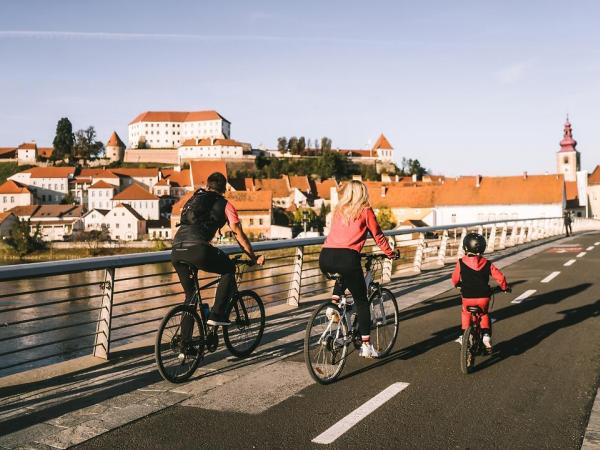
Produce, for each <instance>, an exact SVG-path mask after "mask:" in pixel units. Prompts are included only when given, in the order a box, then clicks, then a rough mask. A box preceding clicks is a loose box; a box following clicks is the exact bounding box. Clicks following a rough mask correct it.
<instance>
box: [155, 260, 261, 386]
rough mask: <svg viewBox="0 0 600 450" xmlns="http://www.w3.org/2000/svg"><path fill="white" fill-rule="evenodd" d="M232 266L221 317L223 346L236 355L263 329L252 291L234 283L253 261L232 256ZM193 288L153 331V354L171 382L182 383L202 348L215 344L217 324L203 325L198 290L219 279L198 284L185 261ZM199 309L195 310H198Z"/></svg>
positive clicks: (252, 345) (258, 300)
mask: <svg viewBox="0 0 600 450" xmlns="http://www.w3.org/2000/svg"><path fill="white" fill-rule="evenodd" d="M233 260H234V262H235V266H236V283H235V285H236V286H235V289H234V291H233V293H232V295H231V297H230V298H229V301H228V302H227V306H226V307H225V317H228V318H229V321H230V322H231V325H229V326H227V327H222V328H223V340H224V341H225V346H226V347H227V349H228V350H229V351H230V352H231V354H233V355H234V356H237V357H238V358H243V357H246V356H248V355H250V353H252V352H253V351H254V349H255V348H256V347H257V346H258V344H259V343H260V340H261V338H262V335H263V331H264V329H265V308H264V306H263V303H262V300H261V298H260V297H259V296H258V294H257V293H256V292H254V291H249V290H245V291H239V290H238V288H237V284H238V283H239V282H240V280H241V277H242V275H243V273H244V268H246V267H249V266H252V265H253V264H254V262H252V261H247V260H241V259H240V256H236V257H235V258H233ZM188 266H189V269H190V277H192V278H193V279H194V282H195V285H196V289H195V290H196V292H195V294H194V296H193V297H192V299H191V300H190V301H189V302H188V303H186V304H183V305H178V306H175V307H174V308H173V309H171V310H170V311H169V312H168V313H167V315H166V316H165V318H164V319H163V321H162V323H161V324H160V327H159V328H158V332H157V333H156V344H155V350H154V354H155V358H156V364H157V366H158V371H159V372H160V374H161V376H162V377H163V378H164V379H165V380H167V381H170V382H171V383H182V382H184V381H186V380H187V379H188V378H189V377H191V376H192V374H193V373H194V371H195V370H196V368H197V367H198V365H199V364H200V362H201V361H202V360H203V359H204V355H205V352H206V351H207V350H208V351H209V352H211V353H212V352H214V351H215V350H216V349H217V347H218V345H219V335H218V331H219V327H218V326H211V325H207V324H206V321H207V319H208V311H209V308H208V305H207V304H206V303H204V302H203V301H202V297H201V295H200V291H201V290H202V289H205V288H208V287H211V286H214V285H216V284H218V283H219V278H217V279H215V280H213V281H211V282H209V283H208V284H206V285H204V286H202V287H200V286H199V285H198V276H197V272H198V269H197V268H196V267H194V266H193V265H191V264H188ZM198 313H199V314H198Z"/></svg>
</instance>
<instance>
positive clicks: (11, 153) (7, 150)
mask: <svg viewBox="0 0 600 450" xmlns="http://www.w3.org/2000/svg"><path fill="white" fill-rule="evenodd" d="M16 152H17V147H0V158H14V157H15V154H16Z"/></svg>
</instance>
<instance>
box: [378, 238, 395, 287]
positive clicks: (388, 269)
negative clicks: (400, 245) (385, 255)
mask: <svg viewBox="0 0 600 450" xmlns="http://www.w3.org/2000/svg"><path fill="white" fill-rule="evenodd" d="M388 242H389V244H390V247H392V250H395V249H396V238H395V237H394V236H390V237H389V238H388ZM393 264H394V261H392V260H391V259H385V260H384V261H383V270H382V273H381V282H382V283H389V282H390V281H391V280H392V265H393Z"/></svg>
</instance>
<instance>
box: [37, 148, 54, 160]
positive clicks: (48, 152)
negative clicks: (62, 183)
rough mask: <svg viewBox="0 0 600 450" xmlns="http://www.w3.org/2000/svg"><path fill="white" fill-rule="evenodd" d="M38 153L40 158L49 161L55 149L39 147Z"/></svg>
mask: <svg viewBox="0 0 600 450" xmlns="http://www.w3.org/2000/svg"><path fill="white" fill-rule="evenodd" d="M37 153H38V156H40V157H42V158H46V159H49V158H50V157H51V156H52V153H54V147H38V149H37Z"/></svg>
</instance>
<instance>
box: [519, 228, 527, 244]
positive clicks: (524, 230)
mask: <svg viewBox="0 0 600 450" xmlns="http://www.w3.org/2000/svg"><path fill="white" fill-rule="evenodd" d="M520 231H521V232H520V233H519V239H518V241H517V243H518V244H519V245H521V244H523V243H524V242H525V233H526V232H527V224H525V223H522V224H521V230H520Z"/></svg>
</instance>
